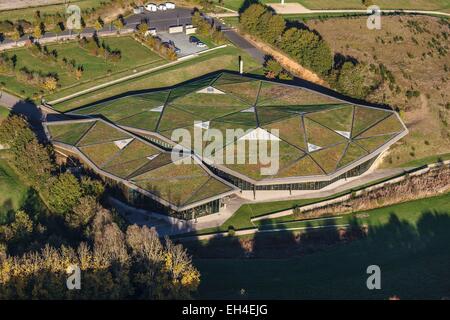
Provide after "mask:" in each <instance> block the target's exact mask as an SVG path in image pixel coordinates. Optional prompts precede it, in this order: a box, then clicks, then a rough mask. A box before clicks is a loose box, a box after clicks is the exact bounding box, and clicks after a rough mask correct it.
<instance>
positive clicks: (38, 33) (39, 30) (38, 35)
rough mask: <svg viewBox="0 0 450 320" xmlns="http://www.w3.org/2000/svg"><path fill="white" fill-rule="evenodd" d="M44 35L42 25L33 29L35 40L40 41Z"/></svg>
mask: <svg viewBox="0 0 450 320" xmlns="http://www.w3.org/2000/svg"><path fill="white" fill-rule="evenodd" d="M43 34H44V27H43V24H42V23H39V24H37V25H36V26H35V27H34V29H33V36H34V38H35V39H38V40H39V39H40V38H42V36H43Z"/></svg>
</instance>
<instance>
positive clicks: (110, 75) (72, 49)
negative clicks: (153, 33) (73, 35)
mask: <svg viewBox="0 0 450 320" xmlns="http://www.w3.org/2000/svg"><path fill="white" fill-rule="evenodd" d="M100 41H104V42H105V44H106V45H108V46H109V47H110V48H111V49H112V50H119V51H120V52H121V55H122V58H121V59H120V61H118V62H117V63H112V62H107V61H106V60H105V59H103V58H100V57H95V56H93V55H90V54H89V52H88V51H87V50H84V49H82V48H80V47H79V45H78V43H77V42H66V43H60V44H51V45H48V46H47V47H48V49H49V51H52V50H56V51H57V54H58V60H59V62H54V61H51V62H48V61H43V60H42V58H41V57H38V56H34V55H33V54H32V53H31V52H30V51H29V50H28V49H26V48H18V49H12V50H8V51H7V54H8V55H9V56H10V57H13V56H16V58H17V65H16V70H20V69H21V68H23V67H26V68H28V69H29V70H33V71H40V72H42V73H44V74H47V73H55V74H56V75H57V77H58V79H59V85H60V88H58V89H57V91H56V92H55V93H52V94H47V95H46V96H45V98H46V99H47V101H50V100H53V99H55V98H58V97H60V96H64V95H67V94H70V93H73V92H77V91H79V90H82V88H85V87H91V86H94V85H97V84H100V83H103V82H106V81H110V80H113V79H115V78H116V77H118V76H120V77H123V76H126V75H128V74H131V73H133V72H134V70H135V69H136V68H141V69H142V68H149V67H153V66H157V65H160V64H163V63H165V60H163V59H162V58H161V57H159V56H158V55H157V54H156V53H154V52H153V51H151V50H150V49H148V48H146V47H145V46H143V45H141V44H140V43H139V42H137V41H136V40H134V39H133V38H132V37H130V36H120V37H108V38H102V39H100ZM63 57H65V58H66V59H67V60H68V61H70V60H72V59H74V60H75V62H76V64H77V65H82V66H83V69H84V72H83V75H82V77H81V79H80V80H77V78H76V77H75V75H74V74H72V73H71V72H69V71H68V70H67V68H65V67H64V66H63V63H62V62H61V60H62V58H63ZM0 81H2V82H4V83H5V89H6V90H8V91H10V92H12V93H15V94H17V95H19V96H21V97H32V96H33V94H34V93H38V92H39V88H37V87H34V86H31V85H28V84H26V83H23V82H19V81H18V80H17V79H16V78H15V76H12V75H5V74H0Z"/></svg>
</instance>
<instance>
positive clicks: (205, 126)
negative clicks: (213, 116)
mask: <svg viewBox="0 0 450 320" xmlns="http://www.w3.org/2000/svg"><path fill="white" fill-rule="evenodd" d="M194 126H195V127H197V128H201V129H205V130H208V129H209V121H205V122H195V123H194Z"/></svg>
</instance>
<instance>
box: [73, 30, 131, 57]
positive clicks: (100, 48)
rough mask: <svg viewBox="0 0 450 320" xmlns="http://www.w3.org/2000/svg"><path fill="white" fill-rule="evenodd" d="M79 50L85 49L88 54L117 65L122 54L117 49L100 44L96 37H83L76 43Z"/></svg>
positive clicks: (103, 43)
mask: <svg viewBox="0 0 450 320" xmlns="http://www.w3.org/2000/svg"><path fill="white" fill-rule="evenodd" d="M78 44H79V46H80V48H82V49H85V50H87V51H88V52H89V54H91V55H93V56H96V57H100V58H103V59H105V61H110V62H113V63H117V62H118V61H119V60H120V59H121V58H122V53H121V52H120V50H118V49H111V48H110V47H109V46H108V45H107V44H106V43H105V42H104V41H102V42H100V39H99V38H98V36H97V35H94V36H93V37H92V38H86V37H83V38H81V39H80V40H79V41H78Z"/></svg>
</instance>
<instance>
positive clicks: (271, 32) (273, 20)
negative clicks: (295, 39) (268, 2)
mask: <svg viewBox="0 0 450 320" xmlns="http://www.w3.org/2000/svg"><path fill="white" fill-rule="evenodd" d="M269 15H270V17H269V19H268V21H267V28H266V29H265V30H264V38H265V40H266V41H267V42H269V43H271V44H275V43H276V42H277V41H278V40H280V38H281V35H282V34H283V31H284V29H286V21H285V20H284V18H283V16H280V15H277V14H275V15H274V14H271V13H270V14H269Z"/></svg>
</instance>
